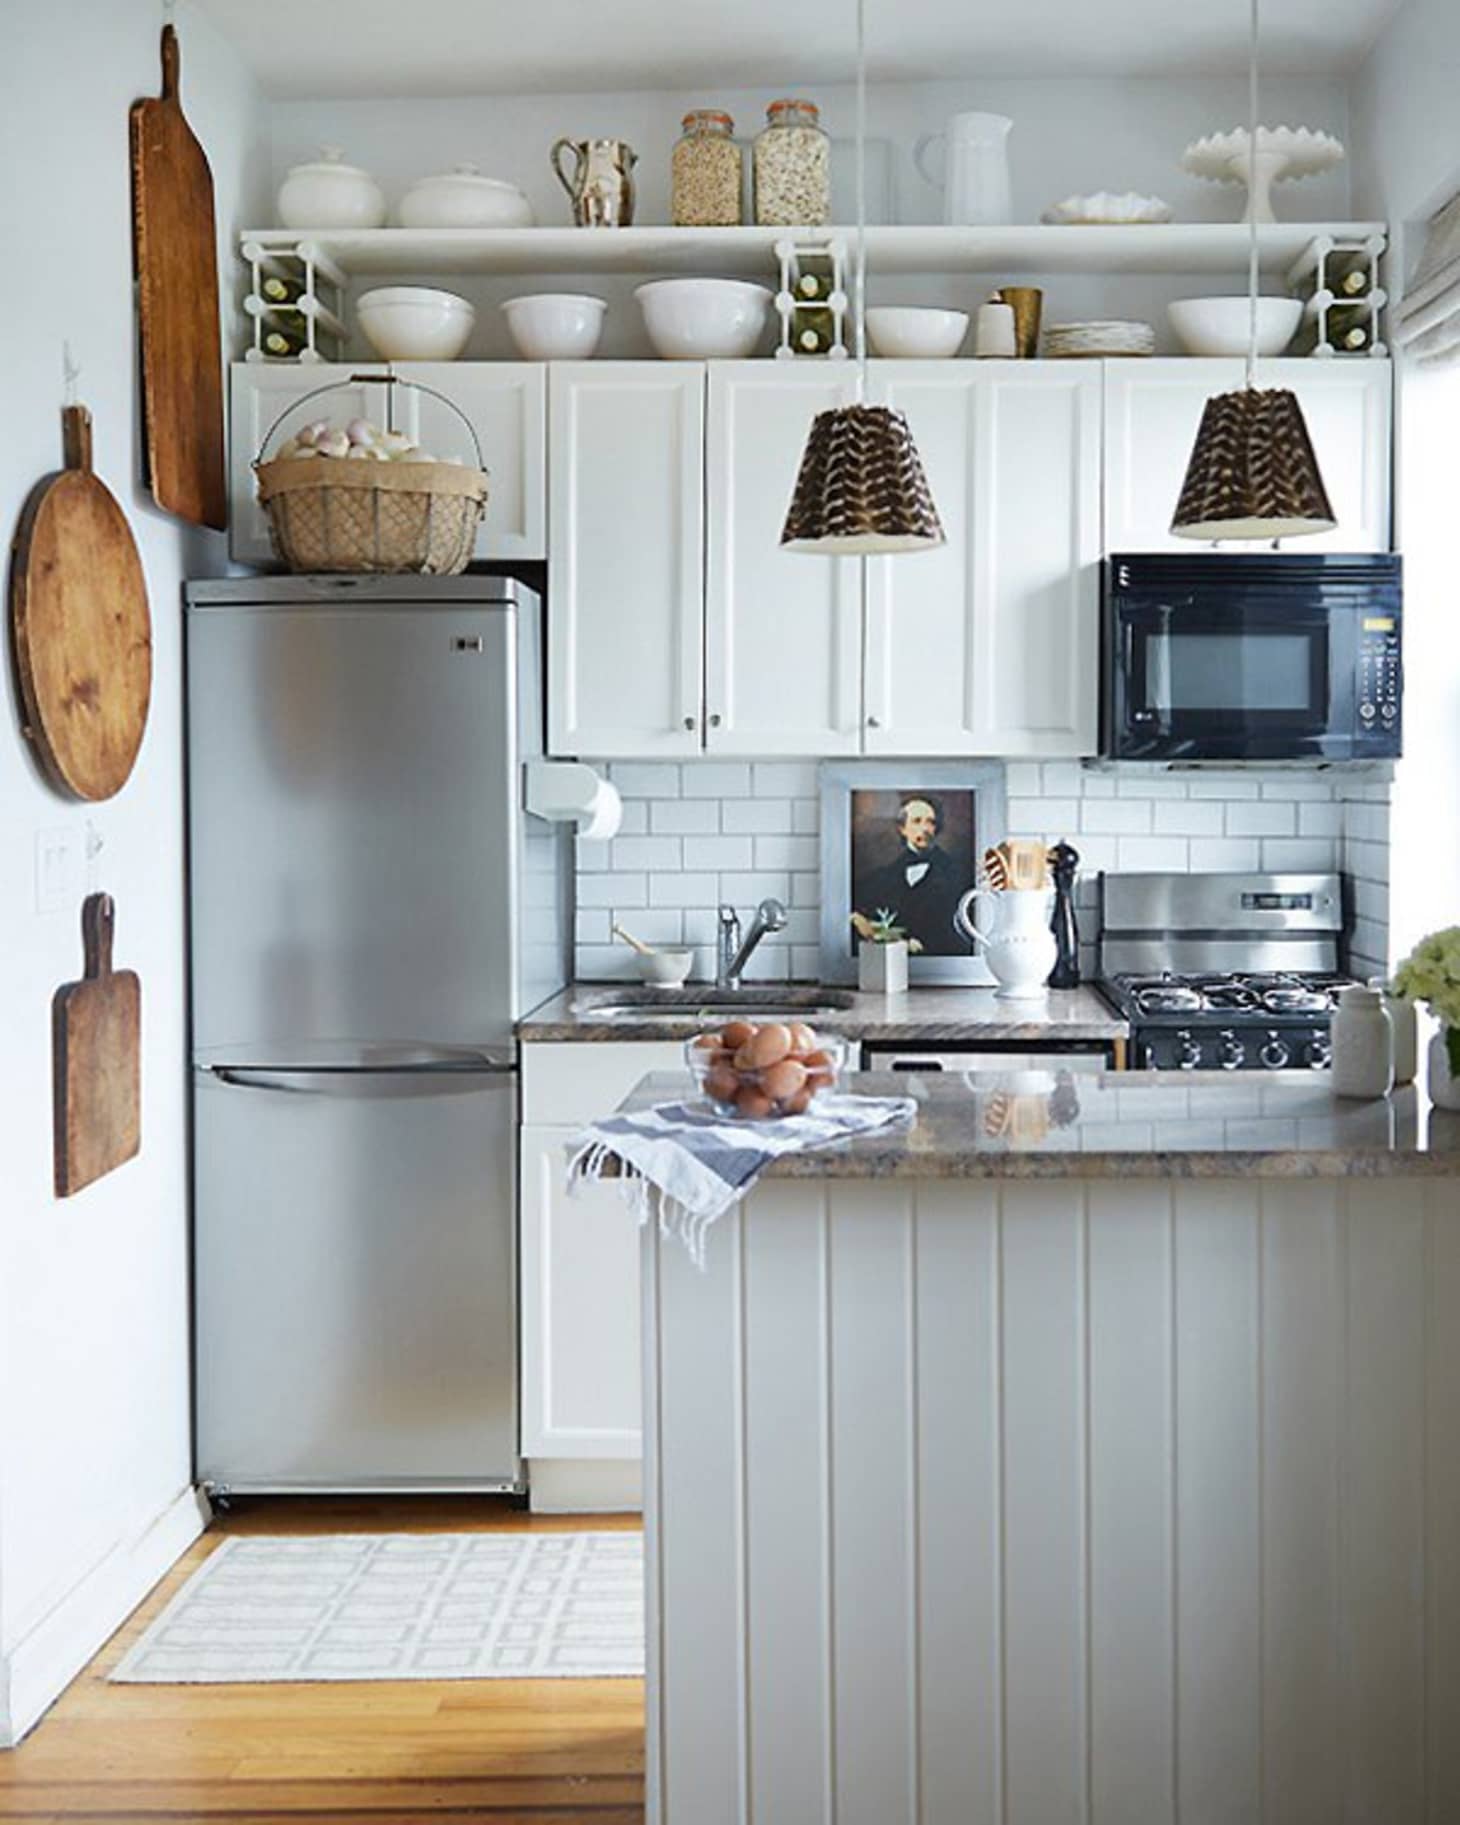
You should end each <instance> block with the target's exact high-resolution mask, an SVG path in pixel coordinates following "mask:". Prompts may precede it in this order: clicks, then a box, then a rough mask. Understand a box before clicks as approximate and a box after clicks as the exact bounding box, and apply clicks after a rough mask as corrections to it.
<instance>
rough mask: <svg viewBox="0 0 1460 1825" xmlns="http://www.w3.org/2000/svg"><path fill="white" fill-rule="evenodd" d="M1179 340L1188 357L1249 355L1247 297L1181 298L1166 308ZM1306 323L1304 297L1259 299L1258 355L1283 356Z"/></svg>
mask: <svg viewBox="0 0 1460 1825" xmlns="http://www.w3.org/2000/svg"><path fill="white" fill-rule="evenodd" d="M1166 315H1167V317H1168V319H1169V320H1170V323H1171V328H1172V330H1173V331H1174V332H1175V335H1176V340H1177V341H1178V342H1179V343H1180V344H1181V346H1182V348H1184V349H1185V350H1186V352H1187V354H1188V355H1245V354H1246V353H1247V326H1248V303H1247V300H1246V298H1178V299H1177V300H1176V301H1175V302H1174V303H1172V304H1168V305H1167V306H1166ZM1302 321H1303V301H1302V299H1301V298H1259V299H1258V300H1257V352H1258V354H1259V355H1281V354H1282V352H1283V350H1284V349H1285V348H1286V347H1287V346H1288V344H1289V343H1290V342H1291V341H1292V339H1293V336H1294V333H1295V332H1296V330H1297V328H1298V325H1299V324H1300V323H1301V322H1302Z"/></svg>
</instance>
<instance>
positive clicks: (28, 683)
mask: <svg viewBox="0 0 1460 1825" xmlns="http://www.w3.org/2000/svg"><path fill="white" fill-rule="evenodd" d="M61 416H62V422H63V425H64V429H65V454H66V467H65V468H64V469H62V470H61V471H60V472H59V473H58V474H55V475H48V476H47V477H46V478H45V479H44V480H43V481H41V482H38V483H37V484H36V486H35V488H33V489H32V491H31V495H30V499H29V500H28V501H27V502H26V504H25V510H24V512H23V513H22V514H21V517H20V525H19V528H18V529H17V531H16V534H15V543H14V548H13V551H12V554H11V556H12V561H11V568H10V612H11V626H12V633H13V637H14V641H15V667H16V672H17V675H18V677H19V682H20V695H21V701H22V703H23V705H24V708H25V718H26V730H25V733H26V735H27V736H28V737H29V738H30V740H31V741H32V742H34V744H35V748H36V753H37V757H38V758H39V760H40V763H41V765H42V767H43V768H44V769H45V771H46V773H47V775H48V776H49V777H50V779H51V780H52V781H53V782H54V784H56V785H58V786H60V787H61V788H62V789H63V790H64V791H67V792H72V793H74V794H75V795H76V797H77V798H85V799H103V798H110V797H111V796H112V794H113V793H115V792H119V791H120V790H121V789H122V787H123V786H124V785H125V784H126V783H127V779H128V777H129V775H130V774H131V771H132V766H133V763H134V762H135V760H136V758H137V750H138V749H139V748H140V747H141V745H142V735H143V732H144V731H145V729H146V727H147V706H148V704H149V702H150V701H151V696H152V620H151V616H150V615H149V613H148V609H147V584H146V580H145V578H144V577H143V575H142V561H141V559H140V558H139V557H138V555H137V546H136V541H135V540H134V539H133V537H132V530H131V528H130V526H128V524H127V518H126V515H125V514H124V513H123V512H122V510H121V508H120V507H119V506H118V505H117V502H116V501H115V499H114V498H113V497H112V495H111V493H110V492H109V490H108V489H107V488H106V486H105V484H104V483H103V482H101V481H100V480H99V479H98V478H97V477H96V476H95V475H94V474H93V473H92V470H91V414H90V413H89V412H88V411H87V410H86V408H85V406H67V407H66V409H65V410H64V412H63V413H62V415H61Z"/></svg>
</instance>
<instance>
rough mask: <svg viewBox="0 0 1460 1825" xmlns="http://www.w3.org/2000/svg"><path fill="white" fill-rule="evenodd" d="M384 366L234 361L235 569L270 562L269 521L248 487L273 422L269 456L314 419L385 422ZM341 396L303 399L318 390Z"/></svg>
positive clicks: (231, 489)
mask: <svg viewBox="0 0 1460 1825" xmlns="http://www.w3.org/2000/svg"><path fill="white" fill-rule="evenodd" d="M388 372H389V369H388V368H387V367H386V366H385V364H384V362H380V361H376V362H369V361H362V362H348V363H347V362H319V363H312V364H303V363H297V362H286V361H281V362H263V361H235V362H234V364H233V366H232V368H231V370H230V375H229V413H228V496H229V512H228V550H229V554H230V556H231V557H232V558H233V561H234V562H235V563H236V564H275V563H277V562H278V560H277V559H276V558H275V556H274V548H273V546H272V545H271V544H270V543H269V521H268V516H267V514H265V512H264V510H263V508H262V507H260V506H259V503H258V496H257V492H256V490H255V486H254V473H253V465H254V459H255V458H256V457H257V456H258V455H259V453H260V451H261V450H262V448H263V442H264V438H265V437H266V436H268V434H269V428H270V426H272V425H273V424H274V421H275V420H276V419H280V415H281V414H282V415H283V416H282V419H281V422H280V423H279V426H278V429H277V430H276V431H275V432H274V434H273V436H272V437H271V438H270V440H269V450H270V452H272V451H274V450H276V449H278V447H279V445H280V444H281V443H283V442H284V441H285V440H286V439H287V438H289V437H292V436H293V435H294V433H295V432H296V431H297V430H298V429H299V427H300V426H301V425H307V424H308V423H309V421H310V420H311V419H312V418H334V419H339V420H341V421H344V420H347V419H351V418H371V419H374V420H375V422H376V423H377V424H383V423H384V422H385V420H386V412H387V406H386V395H387V394H388V393H389V392H390V391H391V389H390V388H389V387H385V386H381V385H379V384H378V382H379V380H380V379H382V378H383V377H384V376H385V375H386V374H387V373H388ZM342 383H343V387H342V390H340V391H332V392H329V393H326V394H324V395H323V396H322V397H321V398H319V399H314V398H307V397H306V396H307V395H311V394H314V393H317V392H319V390H320V389H321V388H322V387H330V388H337V387H341V385H342Z"/></svg>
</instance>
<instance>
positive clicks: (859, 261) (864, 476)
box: [781, 0, 944, 557]
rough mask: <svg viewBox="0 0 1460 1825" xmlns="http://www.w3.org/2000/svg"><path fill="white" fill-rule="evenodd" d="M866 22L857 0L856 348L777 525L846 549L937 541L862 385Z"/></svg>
mask: <svg viewBox="0 0 1460 1825" xmlns="http://www.w3.org/2000/svg"><path fill="white" fill-rule="evenodd" d="M866 140H867V28H866V0H857V140H856V148H857V254H856V265H855V274H854V279H853V288H852V321H853V325H854V329H855V339H856V341H855V346H856V356H857V400H856V404H855V405H850V406H837V407H836V408H834V409H833V410H832V411H829V412H818V413H817V415H816V417H815V418H814V419H813V420H812V422H811V433H810V436H809V437H808V438H807V440H806V448H805V450H804V451H803V452H802V455H801V467H800V470H799V472H798V473H797V476H796V487H795V491H794V492H793V494H792V496H791V505H790V507H789V508H788V510H787V513H786V523H785V525H784V526H783V527H782V528H781V544H782V545H783V546H784V547H785V548H786V550H788V551H817V552H822V553H824V554H825V555H827V556H829V557H849V556H850V557H855V556H859V555H865V556H876V555H878V554H883V553H889V552H900V551H931V550H934V549H935V548H936V547H937V546H939V545H941V544H943V543H944V533H943V524H942V521H941V520H940V519H939V518H938V510H937V508H936V507H935V506H934V505H933V496H932V494H931V492H930V491H929V488H928V478H927V477H926V476H925V475H924V474H923V465H922V461H921V459H920V458H919V456H918V447H917V445H916V444H915V443H914V442H913V435H912V432H911V431H910V430H909V429H908V422H907V419H906V418H905V417H904V416H903V414H902V413H901V412H894V411H893V410H892V409H891V407H889V406H869V405H868V404H867V403H866V394H867V196H866V174H865V169H864V167H865V162H866Z"/></svg>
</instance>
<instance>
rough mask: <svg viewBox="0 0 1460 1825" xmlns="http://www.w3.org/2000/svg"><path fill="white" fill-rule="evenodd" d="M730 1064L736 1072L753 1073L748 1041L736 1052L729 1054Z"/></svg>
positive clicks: (753, 1067)
mask: <svg viewBox="0 0 1460 1825" xmlns="http://www.w3.org/2000/svg"><path fill="white" fill-rule="evenodd" d="M730 1062H731V1064H732V1065H734V1067H735V1069H736V1070H737V1071H745V1072H748V1073H752V1074H753V1073H754V1071H755V1065H754V1063H753V1062H752V1060H751V1056H750V1043H749V1041H747V1042H746V1043H745V1044H744V1045H743V1046H742V1047H741V1048H740V1050H739V1051H738V1052H733V1053H731V1055H730Z"/></svg>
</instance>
